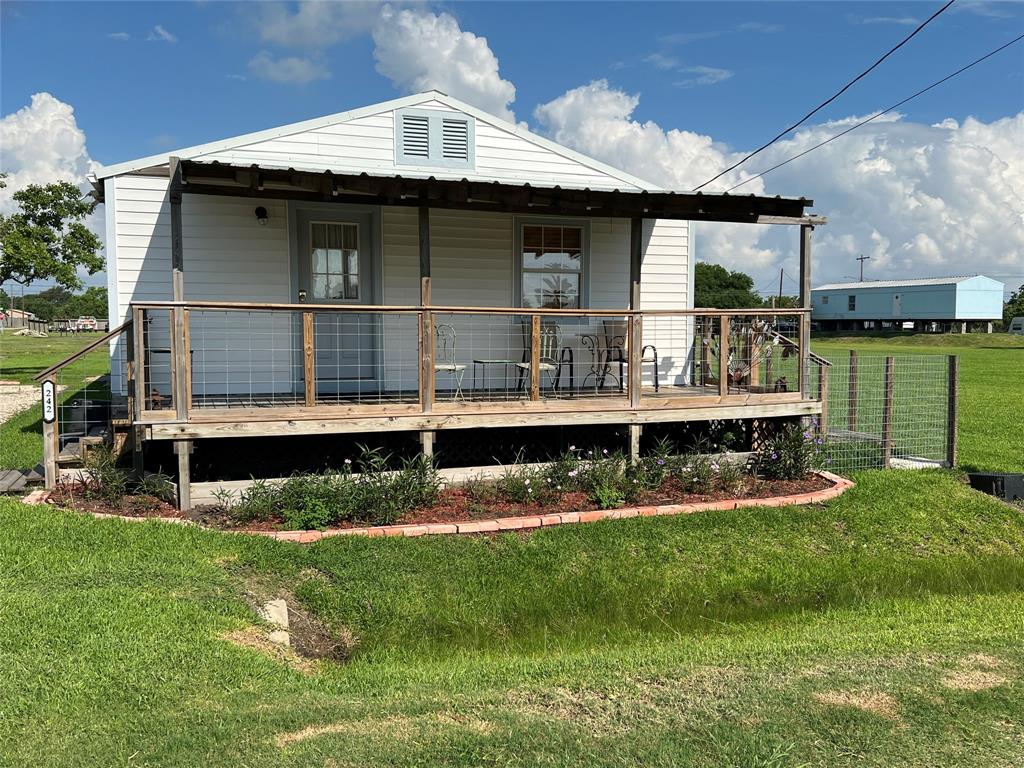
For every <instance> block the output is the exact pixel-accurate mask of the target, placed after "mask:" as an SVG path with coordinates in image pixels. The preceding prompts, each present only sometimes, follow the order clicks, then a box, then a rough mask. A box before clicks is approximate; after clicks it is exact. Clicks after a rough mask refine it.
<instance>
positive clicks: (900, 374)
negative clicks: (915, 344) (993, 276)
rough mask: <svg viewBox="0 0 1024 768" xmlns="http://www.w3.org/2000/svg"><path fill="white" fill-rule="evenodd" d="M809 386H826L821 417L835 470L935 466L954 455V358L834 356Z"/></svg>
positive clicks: (853, 353) (955, 372)
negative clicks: (823, 371) (823, 373)
mask: <svg viewBox="0 0 1024 768" xmlns="http://www.w3.org/2000/svg"><path fill="white" fill-rule="evenodd" d="M830 362H831V365H830V366H827V375H826V376H817V377H814V378H815V380H814V381H812V387H813V391H814V394H815V395H817V396H819V397H820V394H821V389H822V387H824V388H826V389H827V398H826V399H827V406H826V408H825V409H824V411H823V414H822V423H823V426H824V429H825V432H826V433H827V438H828V439H827V446H828V456H829V459H830V461H831V468H833V469H834V471H839V472H849V471H854V470H859V469H872V468H878V467H919V466H936V465H942V464H945V463H950V462H951V461H952V460H953V454H954V446H955V439H956V414H955V406H956V377H957V366H956V358H955V357H949V356H946V355H914V354H911V355H859V354H857V353H855V352H851V353H850V354H848V355H846V356H844V357H841V358H838V357H833V358H832V359H831V360H830Z"/></svg>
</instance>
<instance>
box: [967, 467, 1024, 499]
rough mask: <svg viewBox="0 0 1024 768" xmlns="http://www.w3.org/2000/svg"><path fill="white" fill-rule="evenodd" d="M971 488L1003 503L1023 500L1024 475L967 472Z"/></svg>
mask: <svg viewBox="0 0 1024 768" xmlns="http://www.w3.org/2000/svg"><path fill="white" fill-rule="evenodd" d="M967 477H968V478H970V481H971V488H974V489H975V490H978V491H981V492H982V493H987V494H988V495H989V496H996V497H998V498H1000V499H1003V500H1004V501H1016V500H1017V499H1024V474H1019V473H1017V474H1014V473H1010V472H969V473H968V474H967Z"/></svg>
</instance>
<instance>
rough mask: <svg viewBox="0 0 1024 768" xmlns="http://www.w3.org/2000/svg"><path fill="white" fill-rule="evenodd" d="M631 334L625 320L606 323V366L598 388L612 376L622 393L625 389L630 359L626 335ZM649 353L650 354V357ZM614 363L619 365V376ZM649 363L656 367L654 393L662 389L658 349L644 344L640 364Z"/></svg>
mask: <svg viewBox="0 0 1024 768" xmlns="http://www.w3.org/2000/svg"><path fill="white" fill-rule="evenodd" d="M628 332H629V323H628V322H627V321H625V320H605V321H604V364H603V366H602V368H601V374H600V375H599V376H598V381H597V386H598V387H603V386H604V382H605V378H606V377H608V376H611V377H612V378H613V379H614V380H615V381H616V382H617V383H618V385H619V391H620V392H621V391H622V390H623V389H624V387H625V381H624V378H623V375H624V373H625V369H626V368H627V367H628V366H629V358H628V357H627V356H626V335H627V333H628ZM648 352H650V354H649V355H648ZM612 363H618V365H619V375H618V376H616V375H615V374H614V373H612V371H611V366H612ZM644 363H649V364H652V365H653V366H654V391H655V392H657V391H658V389H659V387H660V382H659V381H658V378H659V376H658V348H657V347H655V346H654V345H653V344H644V346H643V347H641V349H640V364H641V365H643V364H644Z"/></svg>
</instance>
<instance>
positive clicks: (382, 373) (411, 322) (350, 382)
mask: <svg viewBox="0 0 1024 768" xmlns="http://www.w3.org/2000/svg"><path fill="white" fill-rule="evenodd" d="M418 335H419V316H418V315H417V314H416V313H413V312H408V313H400V314H399V313H379V312H376V313H375V312H351V311H343V312H316V313H314V318H313V347H314V350H315V359H314V376H315V377H316V383H315V390H316V402H317V403H324V404H343V403H356V404H378V405H387V404H402V403H416V402H418V401H419V367H420V356H419V349H418V344H417V339H418Z"/></svg>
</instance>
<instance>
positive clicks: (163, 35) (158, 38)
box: [146, 24, 178, 43]
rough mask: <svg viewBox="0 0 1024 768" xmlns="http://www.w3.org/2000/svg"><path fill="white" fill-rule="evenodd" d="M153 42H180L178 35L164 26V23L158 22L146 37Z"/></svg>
mask: <svg viewBox="0 0 1024 768" xmlns="http://www.w3.org/2000/svg"><path fill="white" fill-rule="evenodd" d="M146 39H147V40H148V41H150V42H151V43H176V42H178V37H177V35H173V34H171V33H170V32H168V31H167V30H166V29H164V28H163V26H162V25H160V24H157V25H156V26H155V27H153V31H152V32H150V33H149V35H148V36H147V37H146Z"/></svg>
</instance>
